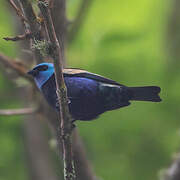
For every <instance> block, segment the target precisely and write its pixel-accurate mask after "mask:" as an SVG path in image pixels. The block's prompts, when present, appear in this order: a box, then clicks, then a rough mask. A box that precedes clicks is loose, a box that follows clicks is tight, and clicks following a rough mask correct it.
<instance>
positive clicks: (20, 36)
mask: <svg viewBox="0 0 180 180" xmlns="http://www.w3.org/2000/svg"><path fill="white" fill-rule="evenodd" d="M31 37H32V36H31V33H25V34H23V35H18V36H15V37H5V38H3V39H4V40H6V41H20V40H25V39H30V38H31Z"/></svg>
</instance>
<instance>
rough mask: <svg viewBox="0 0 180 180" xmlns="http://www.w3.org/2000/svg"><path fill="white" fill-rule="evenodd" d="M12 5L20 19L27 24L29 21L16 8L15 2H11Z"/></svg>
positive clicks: (11, 0)
mask: <svg viewBox="0 0 180 180" xmlns="http://www.w3.org/2000/svg"><path fill="white" fill-rule="evenodd" d="M9 3H10V5H11V6H12V7H13V8H14V10H15V11H16V14H17V15H18V16H19V17H20V19H21V21H22V23H23V24H24V22H27V19H26V18H25V17H24V16H23V13H22V12H21V10H20V9H19V8H18V7H17V6H16V4H15V3H14V1H13V0H9Z"/></svg>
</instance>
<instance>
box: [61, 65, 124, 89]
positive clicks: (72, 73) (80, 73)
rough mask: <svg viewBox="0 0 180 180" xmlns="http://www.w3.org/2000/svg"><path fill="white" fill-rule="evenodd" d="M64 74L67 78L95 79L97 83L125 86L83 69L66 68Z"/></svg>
mask: <svg viewBox="0 0 180 180" xmlns="http://www.w3.org/2000/svg"><path fill="white" fill-rule="evenodd" d="M63 74H64V76H65V77H85V78H89V79H94V80H96V81H99V82H103V83H107V84H112V85H118V86H123V85H122V84H119V83H117V82H116V81H113V80H111V79H108V78H105V77H103V76H100V75H98V74H94V73H90V72H88V71H85V70H82V69H75V68H65V69H63Z"/></svg>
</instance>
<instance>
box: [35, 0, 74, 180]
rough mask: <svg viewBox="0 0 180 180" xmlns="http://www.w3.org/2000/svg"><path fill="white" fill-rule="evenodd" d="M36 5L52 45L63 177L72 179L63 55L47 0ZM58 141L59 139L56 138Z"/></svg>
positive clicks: (69, 125)
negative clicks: (61, 145)
mask: <svg viewBox="0 0 180 180" xmlns="http://www.w3.org/2000/svg"><path fill="white" fill-rule="evenodd" d="M38 6H39V8H40V10H41V13H42V15H43V17H44V20H45V24H46V26H47V30H48V35H49V38H50V44H51V45H52V46H53V47H52V48H53V49H52V50H51V54H50V55H51V57H52V58H53V60H54V68H55V79H56V87H57V97H58V102H59V123H60V124H59V126H60V129H61V136H62V144H63V160H64V179H65V180H74V179H75V178H76V176H75V170H74V162H73V156H72V145H71V126H72V125H71V116H70V113H69V108H68V99H67V90H66V86H65V83H64V77H63V72H62V64H63V56H62V48H61V46H60V44H59V42H58V40H57V37H56V33H55V30H54V25H53V22H52V17H51V12H50V9H49V8H48V6H47V1H45V0H39V3H38ZM58 141H61V139H60V138H58Z"/></svg>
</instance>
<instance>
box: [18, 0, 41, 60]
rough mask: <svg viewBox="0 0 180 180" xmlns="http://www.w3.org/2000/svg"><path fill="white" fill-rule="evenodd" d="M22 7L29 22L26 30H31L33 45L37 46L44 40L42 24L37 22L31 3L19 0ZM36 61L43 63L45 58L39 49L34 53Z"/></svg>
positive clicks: (27, 0) (26, 0)
mask: <svg viewBox="0 0 180 180" xmlns="http://www.w3.org/2000/svg"><path fill="white" fill-rule="evenodd" d="M18 1H19V4H20V6H21V7H22V11H23V13H24V14H25V17H26V19H27V21H28V24H29V26H28V25H27V24H26V28H29V29H30V31H31V33H32V39H33V43H34V44H37V43H38V42H41V41H42V40H43V37H42V35H41V29H40V24H39V23H38V21H37V18H36V15H35V12H34V10H33V8H32V5H31V2H30V1H29V0H18ZM34 54H35V58H36V61H37V62H38V63H40V62H42V60H43V56H42V54H41V52H40V50H39V49H37V48H35V51H34Z"/></svg>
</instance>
